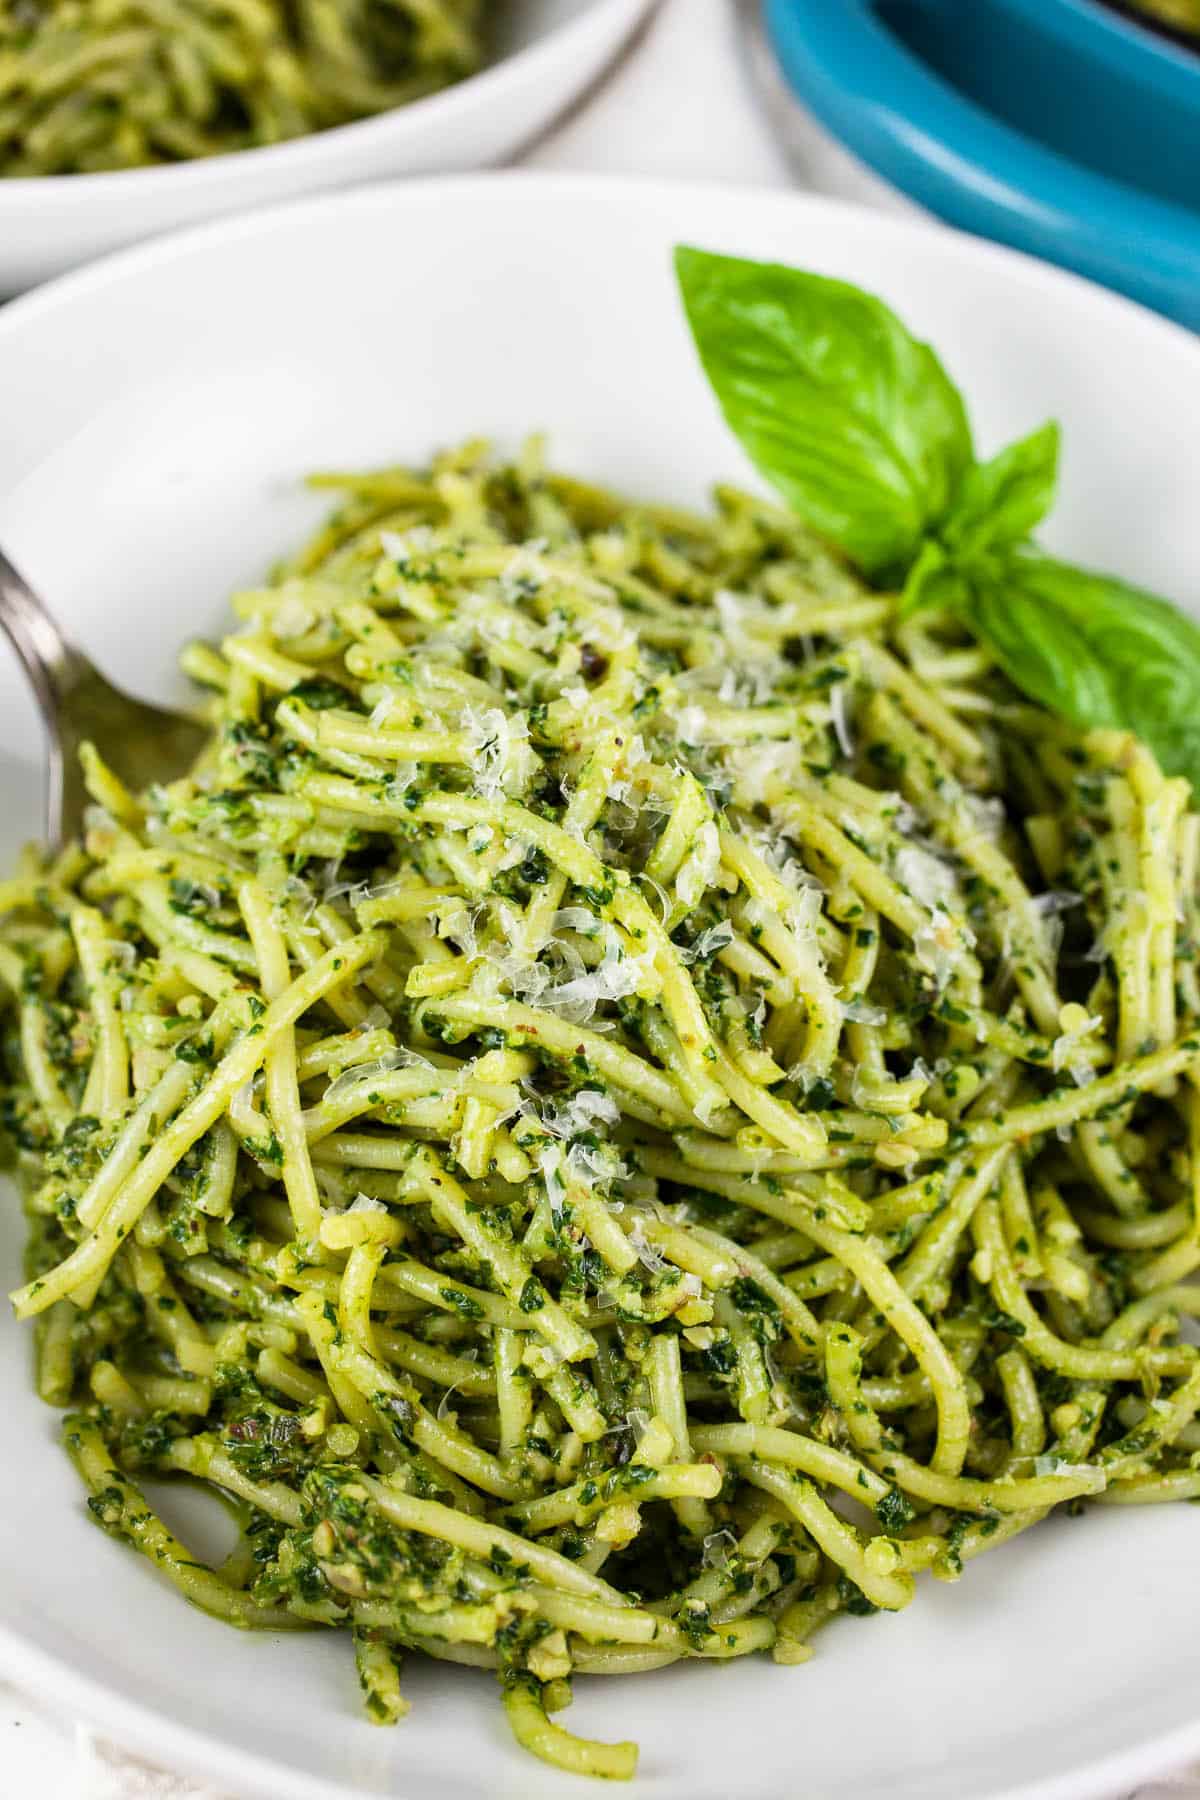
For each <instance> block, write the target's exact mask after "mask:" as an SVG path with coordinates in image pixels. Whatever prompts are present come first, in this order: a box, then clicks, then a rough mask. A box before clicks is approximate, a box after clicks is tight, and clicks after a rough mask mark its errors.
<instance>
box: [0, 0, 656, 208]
mask: <svg viewBox="0 0 1200 1800" xmlns="http://www.w3.org/2000/svg"><path fill="white" fill-rule="evenodd" d="M658 4H659V0H584V5H583V9H582V10H581V11H580V12H579V13H577V14H576V15H575V17H573V18H569V19H564V20H562V21H560V22H559V23H558V24H557V25H552V26H551V27H550V28H549V29H548V30H547V31H545V32H543V33H542V34H541V35H540V36H539V37H537V38H535V39H534V40H533V42H532V43H528V44H525V45H524V46H523V47H522V48H521V49H519V50H514V51H512V52H511V53H509V54H508V55H504V56H500V57H497V58H496V59H495V61H492V62H488V63H485V64H484V65H483V67H482V68H480V69H477V70H476V71H475V73H474V74H472V75H466V76H464V77H463V78H462V79H461V80H459V81H453V82H451V83H450V84H449V86H448V87H444V88H439V89H437V90H436V91H435V92H434V93H432V94H424V95H422V96H421V97H420V98H419V99H416V100H410V101H408V102H406V103H405V104H404V105H401V106H393V107H389V108H388V110H387V111H386V112H381V113H372V114H370V115H369V116H368V117H366V118H363V119H351V120H348V121H347V122H346V123H345V124H344V125H330V126H329V127H327V128H326V129H325V130H324V131H308V132H304V133H303V134H302V135H301V136H299V137H294V138H284V139H283V140H282V141H281V142H280V143H277V144H255V145H251V146H249V147H248V148H247V149H244V150H222V151H220V152H218V154H217V155H215V156H193V157H187V158H185V159H184V160H182V161H180V162H169V163H151V164H148V165H145V166H142V167H138V168H132V169H97V170H92V171H85V172H84V173H81V174H75V175H16V176H3V177H0V217H2V216H3V214H4V213H5V212H6V211H8V210H10V208H11V209H12V210H19V209H20V207H21V205H22V203H24V204H29V203H31V202H32V203H37V204H45V205H48V206H51V207H58V206H65V205H67V204H69V203H71V202H72V201H73V200H82V199H84V197H85V195H86V197H87V199H88V200H89V201H94V202H97V203H98V202H100V201H108V202H110V203H111V202H115V201H118V200H125V201H130V202H134V201H137V200H142V199H146V198H148V197H150V196H151V195H154V194H159V193H161V192H162V190H163V189H164V188H167V189H170V190H172V191H173V192H175V193H179V194H183V193H184V192H186V190H187V189H188V188H192V187H202V186H204V185H205V184H206V183H223V182H226V181H229V180H231V179H234V178H235V175H236V172H237V171H244V172H246V173H247V175H249V174H250V173H251V172H252V171H266V170H272V171H274V170H278V169H280V168H282V167H284V166H288V167H290V168H296V167H303V166H304V165H308V166H309V167H310V168H311V169H313V172H314V173H315V172H319V170H320V166H321V164H322V162H324V161H336V160H337V156H338V153H339V151H343V150H348V149H350V148H353V149H358V150H366V149H369V147H370V143H371V141H372V139H373V138H378V139H383V138H386V137H390V136H401V135H411V136H413V137H414V138H415V137H418V136H419V135H420V133H421V131H422V130H423V129H425V128H426V127H430V128H436V127H439V126H453V124H454V123H455V121H456V119H458V118H459V117H460V116H461V117H463V118H465V117H466V115H467V114H468V112H469V111H470V109H471V108H473V107H475V106H476V105H478V104H481V103H486V101H487V100H488V99H490V98H493V97H495V96H496V95H498V93H499V92H500V90H501V89H502V88H503V87H504V86H505V85H506V84H508V83H510V82H511V81H513V80H514V79H524V78H525V77H527V76H528V77H530V78H533V77H534V76H535V75H536V74H537V71H538V69H539V68H540V67H541V65H542V64H543V63H547V62H549V61H550V59H551V58H552V57H554V56H558V55H561V54H563V52H564V51H567V50H569V49H571V48H572V47H573V46H575V45H576V44H579V45H580V46H583V45H585V44H586V43H587V41H588V39H589V38H590V37H591V36H593V35H594V34H597V33H602V32H604V31H605V30H606V29H607V28H609V27H610V22H617V21H619V22H621V23H622V25H623V28H624V29H625V30H627V31H632V30H633V28H634V27H635V26H636V25H638V24H639V23H640V21H641V19H642V17H643V16H644V15H645V14H647V13H648V12H649V11H650V8H651V7H652V6H657V5H658Z"/></svg>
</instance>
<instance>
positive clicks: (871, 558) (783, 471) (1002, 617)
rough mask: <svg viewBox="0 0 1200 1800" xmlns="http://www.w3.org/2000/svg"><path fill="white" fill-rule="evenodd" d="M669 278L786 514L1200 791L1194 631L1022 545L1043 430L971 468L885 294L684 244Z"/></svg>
mask: <svg viewBox="0 0 1200 1800" xmlns="http://www.w3.org/2000/svg"><path fill="white" fill-rule="evenodd" d="M675 265H676V271H677V274H678V277H679V285H680V290H681V292H682V295H683V303H684V307H685V310H686V313H687V318H688V323H689V325H690V327H691V331H692V336H693V338H694V339H695V343H696V348H697V350H698V351H699V354H700V360H701V362H702V364H703V366H704V370H705V373H706V375H707V376H708V379H709V381H710V383H711V385H712V388H713V391H714V392H715V394H716V397H717V400H718V402H719V403H720V406H721V410H722V412H723V413H724V415H725V418H726V420H727V422H728V424H729V425H730V427H731V428H732V430H733V432H734V434H735V435H736V436H737V437H738V439H739V440H740V441H741V444H742V446H743V448H744V449H745V451H746V453H747V454H748V456H749V457H750V460H751V461H752V462H753V463H754V465H755V467H756V468H757V469H758V470H759V472H760V473H761V474H762V475H764V476H765V477H766V478H767V480H768V481H770V483H771V484H772V486H773V487H775V488H776V489H777V490H778V491H779V492H780V493H781V494H782V495H783V497H784V498H785V499H786V500H787V502H788V503H789V505H790V506H792V507H793V508H794V510H795V511H796V512H797V513H798V514H799V515H800V516H801V517H802V518H804V519H805V520H806V521H807V522H808V523H809V524H810V525H812V527H813V528H814V530H816V531H817V532H819V533H820V534H821V536H822V537H824V538H826V539H828V540H829V542H830V543H833V544H836V545H837V546H838V547H839V548H840V549H841V550H843V551H844V552H845V554H846V555H847V556H848V557H849V558H850V560H851V561H852V562H854V563H855V564H856V565H857V566H858V567H859V568H860V569H861V570H862V572H863V574H864V575H866V576H867V577H869V578H870V579H871V580H873V581H875V582H876V583H878V584H879V585H883V586H889V587H895V588H896V589H897V590H899V591H900V594H901V608H902V610H903V611H904V612H912V611H915V610H917V609H918V608H919V607H927V606H939V607H951V608H953V609H955V610H957V611H959V612H960V613H962V614H963V616H964V617H965V618H966V619H967V621H968V622H969V624H970V626H971V628H972V629H973V630H974V631H975V632H976V634H977V635H978V636H979V637H980V638H981V639H982V641H983V642H984V643H985V644H986V645H987V646H988V648H989V650H990V651H991V652H992V654H993V656H994V657H995V659H996V661H997V663H998V664H999V666H1000V667H1001V668H1002V669H1003V670H1004V672H1005V673H1006V674H1007V675H1008V677H1009V679H1010V680H1011V681H1012V682H1013V683H1014V685H1015V686H1016V687H1018V688H1019V689H1020V690H1021V691H1022V692H1023V693H1025V694H1027V695H1029V696H1030V698H1032V699H1034V700H1037V701H1040V702H1041V703H1042V704H1044V705H1045V706H1048V707H1050V708H1052V709H1053V710H1054V711H1056V712H1058V713H1060V714H1061V715H1062V716H1063V717H1064V718H1065V719H1067V720H1069V721H1070V723H1071V724H1073V725H1075V726H1077V727H1079V728H1080V729H1083V730H1087V729H1089V728H1091V727H1094V726H1117V727H1122V728H1125V729H1128V730H1130V731H1133V732H1135V733H1136V734H1137V735H1138V736H1139V737H1140V738H1142V739H1143V740H1144V741H1145V742H1146V743H1147V744H1149V745H1150V747H1151V748H1152V749H1153V750H1154V752H1155V754H1156V755H1157V756H1158V759H1159V761H1160V762H1161V763H1162V765H1163V767H1164V768H1165V769H1166V770H1167V771H1168V773H1171V774H1180V775H1186V776H1188V777H1189V779H1190V780H1191V781H1192V782H1193V783H1194V784H1195V785H1196V787H1197V789H1198V790H1200V629H1198V628H1197V626H1196V625H1195V624H1194V623H1193V622H1192V620H1191V619H1189V618H1188V617H1187V616H1186V615H1185V614H1183V613H1181V612H1179V611H1178V609H1177V608H1175V607H1174V606H1172V605H1171V604H1170V603H1169V602H1168V601H1165V600H1160V599H1158V598H1157V597H1156V596H1155V595H1153V594H1148V593H1146V592H1144V591H1143V590H1142V589H1140V588H1135V587H1131V586H1129V585H1128V584H1127V583H1125V582H1122V581H1118V580H1116V579H1115V577H1112V576H1107V575H1102V574H1098V573H1096V572H1094V571H1092V570H1088V569H1082V568H1077V567H1076V566H1075V565H1073V564H1071V563H1065V562H1057V561H1054V560H1052V559H1051V558H1049V557H1047V556H1045V555H1043V554H1042V553H1041V552H1040V551H1039V550H1038V549H1037V548H1036V546H1035V545H1034V544H1033V542H1032V541H1031V537H1030V534H1031V533H1032V532H1033V531H1034V530H1035V529H1036V527H1037V526H1038V525H1039V524H1040V523H1041V521H1042V520H1043V519H1044V518H1045V516H1046V514H1047V513H1048V512H1049V510H1050V508H1051V506H1052V505H1053V502H1054V496H1055V490H1056V487H1057V482H1058V453H1059V432H1058V427H1057V425H1055V424H1048V425H1044V426H1042V427H1041V429H1040V430H1038V431H1035V432H1032V433H1031V434H1030V436H1028V437H1026V438H1022V439H1021V440H1020V441H1019V442H1018V443H1015V444H1010V445H1009V446H1008V448H1007V449H1005V450H1002V451H1001V452H1000V453H999V455H997V456H994V457H992V458H991V459H990V460H989V461H987V462H979V461H977V460H976V457H975V452H974V446H973V443H972V438H971V429H970V426H969V424H968V421H967V413H966V408H965V405H964V403H963V399H962V396H961V394H960V393H959V391H958V389H957V388H956V387H955V385H954V383H953V382H952V381H951V379H950V377H949V376H948V375H947V373H946V371H945V369H944V368H943V367H942V364H941V363H940V362H939V360H938V358H937V356H936V355H935V354H934V352H933V351H932V350H931V349H930V347H929V346H928V345H927V344H923V343H921V342H919V340H918V339H916V338H914V337H913V336H912V335H911V333H910V332H908V331H907V330H906V328H905V327H904V325H903V324H901V322H900V320H899V319H898V318H897V317H896V315H895V314H894V313H893V312H892V311H891V310H890V309H889V308H888V307H886V306H885V305H884V304H883V302H882V301H881V300H878V299H876V298H875V297H874V296H873V295H871V294H867V293H864V292H863V291H862V290H861V289H859V288H855V287H852V286H850V285H849V284H848V283H846V282H842V281H832V280H830V279H829V278H828V277H826V276H823V275H814V274H809V273H806V272H805V271H803V270H800V269H789V268H787V267H785V266H784V265H782V264H779V263H759V262H748V261H745V260H743V259H741V258H738V257H732V256H716V255H713V254H711V253H710V252H708V251H705V250H697V249H693V248H691V247H686V246H681V247H680V248H679V249H677V250H676V253H675Z"/></svg>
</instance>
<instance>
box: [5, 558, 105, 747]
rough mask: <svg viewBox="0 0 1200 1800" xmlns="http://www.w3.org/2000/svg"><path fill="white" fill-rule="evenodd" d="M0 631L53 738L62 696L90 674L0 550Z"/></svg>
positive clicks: (81, 656) (82, 658) (87, 665)
mask: <svg viewBox="0 0 1200 1800" xmlns="http://www.w3.org/2000/svg"><path fill="white" fill-rule="evenodd" d="M0 628H2V629H3V631H4V632H5V635H6V636H7V637H8V640H9V642H10V643H11V644H12V647H13V649H14V650H15V651H16V653H17V656H18V657H19V658H20V661H21V665H22V667H23V668H24V670H25V673H26V675H27V676H28V677H29V681H30V684H31V686H32V688H33V691H34V693H35V695H36V696H37V702H38V705H39V706H40V708H41V711H42V716H43V718H44V719H45V721H46V724H47V725H48V726H49V728H50V730H51V731H52V732H54V731H57V729H58V726H59V714H60V711H61V708H62V706H63V702H64V701H65V700H66V698H67V696H68V695H69V694H70V693H71V692H72V691H73V689H75V688H77V687H78V686H79V684H80V683H81V682H82V681H86V680H87V679H88V678H89V677H91V676H92V675H93V674H94V673H95V671H94V670H93V668H92V665H91V663H89V661H88V659H87V657H86V656H84V654H83V652H82V651H81V650H77V649H76V648H75V645H74V644H73V643H72V642H71V640H70V638H68V637H67V636H66V635H65V634H64V632H63V631H62V630H61V629H60V627H59V626H58V625H57V624H56V623H55V621H54V619H53V618H52V617H51V616H50V614H49V613H48V612H47V610H46V608H45V606H44V605H43V604H42V602H41V600H39V598H38V596H37V595H36V594H35V593H34V591H33V589H32V588H31V587H30V585H29V583H28V582H27V581H26V579H25V577H24V576H23V575H22V574H21V572H20V570H19V569H16V568H14V567H13V565H12V563H11V562H10V561H9V560H8V558H7V556H5V554H4V552H3V550H0Z"/></svg>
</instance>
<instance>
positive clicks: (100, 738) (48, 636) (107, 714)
mask: <svg viewBox="0 0 1200 1800" xmlns="http://www.w3.org/2000/svg"><path fill="white" fill-rule="evenodd" d="M0 628H2V629H3V631H4V632H5V634H6V636H7V637H8V639H9V642H10V643H11V644H12V647H13V649H14V650H15V651H16V653H17V655H18V657H19V658H20V661H21V666H22V667H23V669H24V670H25V673H26V675H27V676H28V677H29V685H30V686H31V687H32V689H33V691H34V695H35V697H36V699H37V703H38V707H39V709H40V711H41V715H42V719H43V722H44V723H45V727H46V740H47V750H48V756H49V763H48V773H47V782H46V813H45V818H46V841H47V843H48V844H49V845H50V846H51V848H52V849H54V850H61V849H62V847H63V845H64V844H67V843H69V842H70V841H71V839H72V838H74V837H78V836H79V834H80V831H81V829H82V826H83V813H84V808H85V806H86V805H87V793H86V790H85V788H84V785H83V777H82V774H81V772H80V767H79V746H80V745H81V744H84V743H93V744H94V745H95V746H96V749H97V750H98V751H99V753H100V755H101V756H102V757H103V759H104V761H105V762H106V763H107V764H108V765H109V767H110V768H111V769H112V770H113V771H114V773H116V774H117V775H119V776H120V778H121V780H122V781H123V782H125V784H126V785H127V786H128V787H130V788H132V789H133V790H134V791H135V792H138V791H140V790H141V789H142V788H145V787H149V786H150V784H151V783H152V782H156V781H172V780H174V779H175V778H176V777H177V776H179V775H181V774H182V773H183V772H184V770H185V769H187V768H188V766H189V765H190V763H191V762H192V761H193V760H194V759H195V757H196V756H198V755H199V753H200V750H201V749H202V747H203V745H204V743H205V741H206V739H207V737H208V735H209V734H208V731H207V730H206V728H205V727H204V726H203V725H198V724H197V723H196V722H195V720H194V719H189V718H186V717H184V715H183V714H182V713H176V712H168V711H166V710H165V708H163V707H161V706H149V705H148V704H147V703H146V702H145V701H144V700H134V699H132V698H131V697H130V695H128V694H123V693H122V692H121V690H120V689H119V688H115V687H113V685H112V683H111V682H109V681H106V680H105V678H104V676H103V675H101V674H100V672H99V670H98V669H97V668H95V667H94V665H93V664H92V663H90V662H89V661H88V659H87V657H86V656H85V655H84V654H83V652H82V650H79V649H77V648H76V646H75V645H74V644H73V643H72V642H71V640H70V638H68V637H67V636H66V634H65V633H64V632H63V631H62V629H61V628H60V627H59V626H58V625H57V624H56V623H55V621H54V619H53V618H52V617H51V615H50V613H49V611H48V610H47V608H46V606H45V605H44V603H43V602H42V600H41V599H40V598H39V596H38V595H37V594H36V593H35V592H34V591H33V589H32V588H31V587H30V585H29V583H28V582H27V581H26V580H25V577H24V576H23V575H21V574H20V573H19V572H18V571H17V570H16V569H15V568H14V567H13V565H12V563H11V562H9V560H8V558H7V556H5V554H4V552H3V550H0Z"/></svg>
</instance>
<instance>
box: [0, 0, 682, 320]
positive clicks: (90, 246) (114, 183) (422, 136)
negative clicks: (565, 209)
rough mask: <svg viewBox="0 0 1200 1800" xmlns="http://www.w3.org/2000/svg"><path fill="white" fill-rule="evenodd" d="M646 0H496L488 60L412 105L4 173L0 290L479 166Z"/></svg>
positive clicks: (512, 143) (494, 157)
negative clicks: (161, 151) (209, 229)
mask: <svg viewBox="0 0 1200 1800" xmlns="http://www.w3.org/2000/svg"><path fill="white" fill-rule="evenodd" d="M651 3H652V0H502V4H500V5H499V7H496V5H495V0H491V4H492V6H493V8H494V10H495V15H496V19H497V25H496V35H495V39H494V41H493V44H492V46H491V49H492V56H491V61H490V63H489V66H488V67H487V68H485V69H484V70H482V71H481V73H480V74H478V75H475V76H472V77H471V78H470V79H469V80H467V81H462V82H459V83H458V84H457V85H456V86H454V87H452V88H446V89H445V90H444V91H443V92H441V93H438V94H432V95H430V96H429V97H428V98H427V99H424V100H417V101H414V102H413V104H412V105H411V106H401V107H397V108H396V109H395V110H394V111H393V112H388V113H381V114H379V115H378V116H377V117H375V118H371V119H362V120H359V121H357V122H356V123H354V124H352V125H342V126H338V127H337V128H336V129H334V130H332V131H321V132H316V133H314V134H313V135H311V136H309V137H303V138H295V139H293V140H291V141H290V142H288V143H285V144H274V145H271V146H269V147H268V148H266V149H262V150H242V151H239V152H238V153H237V154H236V155H230V156H212V157H205V158H202V159H201V160H199V161H196V162H186V163H172V164H169V165H164V166H162V167H156V168H149V169H122V170H116V171H114V172H112V173H110V174H99V175H50V176H38V177H34V178H31V179H28V180H24V179H22V180H12V179H3V180H0V296H3V295H5V294H16V293H20V292H21V290H22V289H24V288H28V287H32V286H34V284H35V283H36V282H39V281H46V280H48V279H49V277H50V276H52V275H59V274H61V273H62V271H63V270H64V269H70V268H74V267H75V266H76V265H77V264H79V263H82V262H87V261H89V260H90V259H91V258H92V257H95V256H99V255H100V254H101V252H103V251H106V250H116V249H118V248H119V247H120V246H121V245H123V244H131V243H133V242H134V241H135V240H137V239H139V238H145V237H150V236H152V235H154V234H155V233H156V232H160V231H169V230H172V229H174V227H176V226H178V225H190V224H192V223H194V222H195V221H197V220H199V219H211V218H215V217H216V216H217V214H219V213H228V212H244V211H246V210H247V209H248V208H249V207H252V206H263V205H266V204H268V203H270V202H273V201H280V200H290V199H292V198H294V197H295V196H296V195H299V194H314V193H319V192H320V191H321V190H322V189H325V188H336V187H349V186H351V185H352V184H353V183H355V182H360V181H378V180H381V179H382V178H383V177H384V176H391V175H430V174H434V173H436V172H438V171H439V170H456V169H481V168H486V167H487V166H488V165H489V164H490V163H496V162H501V161H503V160H504V158H505V157H508V156H511V155H512V154H513V152H514V151H516V150H518V149H520V148H521V147H522V145H524V144H527V143H530V142H532V140H533V139H534V138H536V137H537V136H538V134H539V133H540V132H541V131H543V130H545V128H546V127H547V126H548V125H549V124H550V123H551V121H552V120H553V119H555V118H557V116H558V115H559V113H561V112H563V111H565V110H566V108H567V107H568V106H569V105H570V104H571V102H572V101H573V100H575V99H577V98H578V96H579V95H580V94H582V93H583V92H584V90H585V89H586V88H587V87H588V86H589V85H590V84H591V83H592V82H593V81H595V80H596V78H597V76H598V75H599V74H600V73H601V71H602V70H603V69H604V68H605V67H606V66H607V64H608V63H609V62H610V61H611V60H612V58H613V56H615V54H616V52H617V50H618V49H619V48H620V46H621V45H622V44H623V43H624V42H625V40H626V38H628V37H629V36H630V34H631V32H632V31H633V29H634V27H635V26H636V25H637V24H638V22H639V21H640V20H641V19H642V18H643V17H644V16H645V14H646V13H647V12H648V11H649V8H650V5H651Z"/></svg>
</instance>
